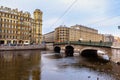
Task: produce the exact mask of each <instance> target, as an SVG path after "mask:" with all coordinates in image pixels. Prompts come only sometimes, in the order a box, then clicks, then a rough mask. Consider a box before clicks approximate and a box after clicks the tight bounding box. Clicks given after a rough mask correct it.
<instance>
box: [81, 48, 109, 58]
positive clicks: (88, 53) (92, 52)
mask: <svg viewBox="0 0 120 80" xmlns="http://www.w3.org/2000/svg"><path fill="white" fill-rule="evenodd" d="M98 51H99V52H102V53H100V54H98ZM103 54H104V55H107V51H105V50H103V49H100V48H90V47H87V48H83V49H81V50H80V55H82V56H85V57H96V58H97V57H102V55H103Z"/></svg>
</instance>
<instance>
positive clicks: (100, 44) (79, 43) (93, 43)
mask: <svg viewBox="0 0 120 80" xmlns="http://www.w3.org/2000/svg"><path fill="white" fill-rule="evenodd" d="M54 44H55V45H64V44H69V45H72V44H73V45H88V46H101V47H102V46H103V47H111V46H112V44H113V43H112V42H93V41H67V42H57V43H54Z"/></svg>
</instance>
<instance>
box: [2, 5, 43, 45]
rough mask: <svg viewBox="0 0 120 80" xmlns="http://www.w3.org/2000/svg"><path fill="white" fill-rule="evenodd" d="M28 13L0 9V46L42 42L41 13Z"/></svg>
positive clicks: (5, 8) (6, 8)
mask: <svg viewBox="0 0 120 80" xmlns="http://www.w3.org/2000/svg"><path fill="white" fill-rule="evenodd" d="M33 15H34V18H32V17H31V14H30V13H29V12H23V11H18V9H11V8H8V7H3V6H1V7H0V44H30V43H37V44H39V43H41V41H42V11H40V10H39V9H36V10H35V11H34V14H33Z"/></svg>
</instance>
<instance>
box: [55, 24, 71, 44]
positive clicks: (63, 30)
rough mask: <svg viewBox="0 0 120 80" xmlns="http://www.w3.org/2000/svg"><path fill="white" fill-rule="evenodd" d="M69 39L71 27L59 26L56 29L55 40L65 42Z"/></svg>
mask: <svg viewBox="0 0 120 80" xmlns="http://www.w3.org/2000/svg"><path fill="white" fill-rule="evenodd" d="M65 41H69V28H68V27H66V26H65V25H64V26H59V27H57V28H56V29H55V42H65Z"/></svg>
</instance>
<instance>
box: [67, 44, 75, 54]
mask: <svg viewBox="0 0 120 80" xmlns="http://www.w3.org/2000/svg"><path fill="white" fill-rule="evenodd" d="M73 53H74V47H73V46H72V45H67V46H65V55H66V56H73Z"/></svg>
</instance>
